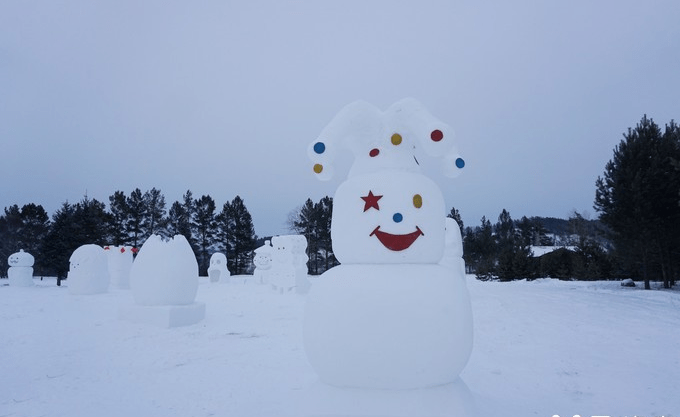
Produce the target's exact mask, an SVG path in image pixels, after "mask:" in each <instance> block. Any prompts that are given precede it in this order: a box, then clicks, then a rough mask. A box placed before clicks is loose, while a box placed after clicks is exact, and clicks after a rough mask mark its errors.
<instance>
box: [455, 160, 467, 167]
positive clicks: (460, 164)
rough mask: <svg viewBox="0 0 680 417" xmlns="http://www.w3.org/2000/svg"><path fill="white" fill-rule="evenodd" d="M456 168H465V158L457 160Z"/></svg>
mask: <svg viewBox="0 0 680 417" xmlns="http://www.w3.org/2000/svg"><path fill="white" fill-rule="evenodd" d="M456 166H457V167H458V168H461V169H462V168H463V167H465V160H463V158H458V159H456Z"/></svg>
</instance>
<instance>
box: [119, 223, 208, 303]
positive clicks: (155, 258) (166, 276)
mask: <svg viewBox="0 0 680 417" xmlns="http://www.w3.org/2000/svg"><path fill="white" fill-rule="evenodd" d="M130 286H131V288H132V295H133V296H134V299H135V303H136V304H138V305H142V306H163V305H187V304H191V303H193V302H194V299H195V298H196V292H197V291H198V262H197V261H196V256H195V255H194V252H193V250H192V249H191V246H190V245H189V242H187V240H186V238H185V237H184V236H182V235H176V236H174V237H173V238H171V239H170V240H168V241H164V240H163V239H162V238H161V237H160V236H158V235H151V236H150V237H149V238H148V239H147V240H146V242H144V244H143V245H142V247H141V248H140V249H139V252H138V253H137V257H136V258H135V261H134V262H133V264H132V269H131V270H130Z"/></svg>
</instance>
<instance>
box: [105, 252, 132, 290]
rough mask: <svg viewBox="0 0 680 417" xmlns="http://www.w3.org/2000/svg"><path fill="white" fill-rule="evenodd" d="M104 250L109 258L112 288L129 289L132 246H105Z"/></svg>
mask: <svg viewBox="0 0 680 417" xmlns="http://www.w3.org/2000/svg"><path fill="white" fill-rule="evenodd" d="M104 250H105V251H106V255H107V256H108V265H109V276H110V278H111V286H112V287H113V288H119V289H124V290H126V289H129V288H130V269H131V268H132V246H105V247H104Z"/></svg>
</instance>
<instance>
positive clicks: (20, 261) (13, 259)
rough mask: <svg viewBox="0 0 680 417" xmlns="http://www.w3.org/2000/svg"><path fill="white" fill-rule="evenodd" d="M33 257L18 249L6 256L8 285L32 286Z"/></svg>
mask: <svg viewBox="0 0 680 417" xmlns="http://www.w3.org/2000/svg"><path fill="white" fill-rule="evenodd" d="M34 262H35V258H33V255H31V254H30V253H28V252H24V250H23V249H20V250H19V252H17V253H13V254H11V255H10V256H9V258H7V264H8V265H9V269H7V278H9V285H10V286H13V287H31V286H33V263H34Z"/></svg>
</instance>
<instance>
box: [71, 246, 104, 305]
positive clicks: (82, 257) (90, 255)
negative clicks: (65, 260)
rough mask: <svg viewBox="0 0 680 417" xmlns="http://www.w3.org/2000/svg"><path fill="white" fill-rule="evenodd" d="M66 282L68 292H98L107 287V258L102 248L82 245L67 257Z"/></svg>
mask: <svg viewBox="0 0 680 417" xmlns="http://www.w3.org/2000/svg"><path fill="white" fill-rule="evenodd" d="M69 265H70V266H69V271H68V276H67V280H66V283H67V285H68V291H69V293H70V294H76V295H80V294H100V293H104V292H106V291H107V290H108V288H109V282H110V277H109V269H108V259H107V257H106V253H105V251H104V248H102V247H101V246H98V245H92V244H90V245H83V246H81V247H79V248H78V249H76V250H75V251H73V254H71V258H69Z"/></svg>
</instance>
